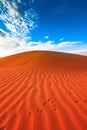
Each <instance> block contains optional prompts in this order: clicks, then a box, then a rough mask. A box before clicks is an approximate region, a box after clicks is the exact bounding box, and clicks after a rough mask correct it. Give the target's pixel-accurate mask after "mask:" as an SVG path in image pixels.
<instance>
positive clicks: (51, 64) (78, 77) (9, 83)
mask: <svg viewBox="0 0 87 130" xmlns="http://www.w3.org/2000/svg"><path fill="white" fill-rule="evenodd" d="M0 130H87V57H86V56H78V55H74V54H65V53H58V52H50V51H31V52H26V53H21V54H17V55H13V56H8V57H5V58H0Z"/></svg>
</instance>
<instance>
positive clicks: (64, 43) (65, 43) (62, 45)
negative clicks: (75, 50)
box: [58, 41, 82, 48]
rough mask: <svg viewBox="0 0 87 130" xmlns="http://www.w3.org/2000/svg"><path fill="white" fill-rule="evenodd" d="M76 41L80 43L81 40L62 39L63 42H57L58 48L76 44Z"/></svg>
mask: <svg viewBox="0 0 87 130" xmlns="http://www.w3.org/2000/svg"><path fill="white" fill-rule="evenodd" d="M78 43H82V41H73V42H69V41H64V42H60V43H59V44H58V48H64V47H70V46H72V45H76V44H78Z"/></svg>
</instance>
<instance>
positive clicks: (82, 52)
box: [72, 49, 87, 56]
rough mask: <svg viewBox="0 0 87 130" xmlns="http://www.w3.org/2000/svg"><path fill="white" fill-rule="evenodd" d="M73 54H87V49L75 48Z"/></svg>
mask: <svg viewBox="0 0 87 130" xmlns="http://www.w3.org/2000/svg"><path fill="white" fill-rule="evenodd" d="M72 53H73V54H80V55H85V56H87V49H83V50H74V51H72Z"/></svg>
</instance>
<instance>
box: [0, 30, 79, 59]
mask: <svg viewBox="0 0 87 130" xmlns="http://www.w3.org/2000/svg"><path fill="white" fill-rule="evenodd" d="M4 33H5V32H4ZM28 39H29V40H28ZM30 40H31V37H27V38H24V39H21V38H17V37H15V36H9V35H8V34H6V35H5V37H4V36H3V35H0V57H3V56H7V55H12V54H16V53H20V52H25V51H30V50H52V51H59V50H60V49H61V48H63V49H64V48H66V47H67V48H68V47H70V46H73V45H75V44H77V43H81V42H76V41H75V42H60V43H55V41H50V40H49V41H46V42H42V41H38V42H35V41H30Z"/></svg>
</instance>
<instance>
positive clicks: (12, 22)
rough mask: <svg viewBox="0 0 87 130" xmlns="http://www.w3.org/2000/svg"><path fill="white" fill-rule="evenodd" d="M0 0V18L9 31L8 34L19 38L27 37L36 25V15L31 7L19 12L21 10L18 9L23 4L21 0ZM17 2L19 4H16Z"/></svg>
mask: <svg viewBox="0 0 87 130" xmlns="http://www.w3.org/2000/svg"><path fill="white" fill-rule="evenodd" d="M0 2H1V4H0V20H2V21H3V23H4V25H5V26H6V28H7V30H8V31H10V35H12V36H15V37H21V38H23V37H27V35H29V34H30V31H31V30H33V29H34V28H35V27H37V24H36V20H37V19H38V16H37V13H36V12H35V11H34V9H33V8H32V7H31V8H29V9H27V10H26V9H25V10H23V14H21V11H19V10H22V6H23V4H22V3H21V0H17V1H16V0H11V1H8V0H0ZM27 2H28V1H27ZM27 2H25V5H26V6H28V5H27ZM18 3H19V4H20V6H18ZM19 7H21V8H19Z"/></svg>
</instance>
